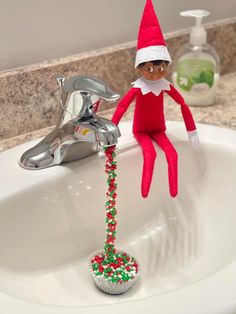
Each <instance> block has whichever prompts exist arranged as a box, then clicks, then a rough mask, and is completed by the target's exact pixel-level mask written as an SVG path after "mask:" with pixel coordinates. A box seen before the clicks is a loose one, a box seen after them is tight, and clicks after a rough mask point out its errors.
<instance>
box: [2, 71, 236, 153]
mask: <svg viewBox="0 0 236 314" xmlns="http://www.w3.org/2000/svg"><path fill="white" fill-rule="evenodd" d="M235 82H236V73H231V74H227V75H224V76H222V77H221V78H220V80H219V85H218V87H217V93H216V100H215V104H214V106H208V107H191V111H192V114H193V116H194V120H195V122H197V123H204V124H212V125H216V126H220V127H226V128H231V129H236V84H235ZM133 107H134V106H133V105H132V106H131V107H130V109H129V110H128V111H127V113H126V114H125V116H124V118H123V121H125V120H131V119H132V116H133ZM113 112H114V108H113V109H111V110H105V111H102V112H100V115H101V116H103V117H106V118H108V119H109V118H111V116H112V114H113ZM165 117H166V120H171V121H183V119H182V115H181V110H180V107H179V106H178V105H177V104H176V103H175V102H174V101H172V99H171V98H169V96H166V97H165ZM52 128H53V126H52V127H47V128H44V129H41V130H37V131H34V132H30V133H26V134H23V135H20V136H16V137H12V138H9V139H6V140H3V141H0V152H1V151H4V150H6V149H9V148H12V147H14V146H16V145H19V144H22V143H25V142H27V141H30V140H32V139H36V138H40V137H43V136H45V135H47V134H48V133H49V132H50V131H51V130H52Z"/></svg>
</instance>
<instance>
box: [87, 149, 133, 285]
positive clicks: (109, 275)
mask: <svg viewBox="0 0 236 314" xmlns="http://www.w3.org/2000/svg"><path fill="white" fill-rule="evenodd" d="M115 148H116V147H115V146H113V147H109V148H105V149H104V150H105V154H106V173H107V174H108V179H107V185H108V191H107V193H106V195H107V202H106V204H105V206H106V240H105V246H104V253H102V254H100V255H96V256H94V257H93V258H92V259H91V266H92V271H93V273H94V275H96V276H97V277H98V278H105V279H107V280H108V281H109V282H112V283H124V282H129V281H131V280H133V279H134V278H135V277H136V276H137V272H138V263H137V261H136V260H135V259H134V258H133V257H131V256H129V255H128V254H126V253H124V252H117V251H116V248H115V240H116V227H117V209H116V197H117V193H116V190H117V183H116V176H117V174H116V169H117V162H116V160H115V157H116V153H115Z"/></svg>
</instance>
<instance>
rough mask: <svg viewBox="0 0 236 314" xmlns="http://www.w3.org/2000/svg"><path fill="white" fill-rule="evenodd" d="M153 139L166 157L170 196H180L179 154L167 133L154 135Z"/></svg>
mask: <svg viewBox="0 0 236 314" xmlns="http://www.w3.org/2000/svg"><path fill="white" fill-rule="evenodd" d="M152 138H153V139H154V141H155V142H156V143H157V144H158V145H159V146H160V148H161V149H162V150H163V151H164V153H165V155H166V159H167V163H168V177H169V189H170V195H171V196H172V197H175V196H176V195H177V194H178V154H177V152H176V150H175V148H174V146H173V145H172V144H171V142H170V140H169V139H168V137H167V136H166V134H165V132H155V133H152Z"/></svg>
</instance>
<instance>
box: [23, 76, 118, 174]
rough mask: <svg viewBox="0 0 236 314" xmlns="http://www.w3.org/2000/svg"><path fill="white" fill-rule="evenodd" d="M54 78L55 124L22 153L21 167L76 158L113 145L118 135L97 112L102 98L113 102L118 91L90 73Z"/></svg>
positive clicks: (39, 166)
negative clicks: (57, 94) (57, 91)
mask: <svg viewBox="0 0 236 314" xmlns="http://www.w3.org/2000/svg"><path fill="white" fill-rule="evenodd" d="M57 81H58V84H59V88H60V96H61V99H60V114H59V119H58V121H57V124H56V127H55V129H54V130H53V131H52V132H51V133H49V134H48V135H47V136H46V137H45V138H44V139H43V140H41V141H40V142H39V143H38V144H37V145H36V146H34V147H32V148H30V149H29V150H27V151H26V152H25V153H24V154H23V155H22V156H21V158H20V161H19V164H20V165H21V166H22V167H23V168H26V169H43V168H47V167H51V166H54V165H59V164H62V163H65V162H69V161H75V160H79V159H82V158H84V157H87V156H90V155H91V154H94V153H97V152H99V151H100V150H101V149H102V148H103V147H110V146H114V145H116V144H117V139H118V137H120V131H119V129H118V127H117V126H116V125H115V124H114V123H112V122H111V121H109V120H107V119H105V118H101V117H99V116H98V115H97V114H96V111H97V110H98V107H99V104H100V100H101V99H103V100H105V101H108V102H114V101H116V100H117V99H119V97H120V96H119V95H118V94H116V93H114V92H113V91H112V90H111V89H110V88H109V87H108V86H107V85H106V84H105V83H104V82H103V81H101V80H99V79H97V78H94V77H90V76H75V77H72V78H70V79H68V80H66V79H65V78H64V77H61V78H58V79H57ZM78 99H79V100H80V105H78V103H79V102H78ZM76 100H77V101H76ZM78 107H79V108H78ZM71 108H72V109H71Z"/></svg>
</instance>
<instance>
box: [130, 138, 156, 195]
mask: <svg viewBox="0 0 236 314" xmlns="http://www.w3.org/2000/svg"><path fill="white" fill-rule="evenodd" d="M134 136H135V138H136V140H137V142H138V143H139V145H140V146H141V148H142V150H143V159H144V160H143V174H142V185H141V191H142V196H143V197H147V196H148V193H149V190H150V186H151V182H152V175H153V170H154V164H155V159H156V151H155V149H154V145H153V143H152V140H151V137H150V135H149V134H146V133H135V134H134Z"/></svg>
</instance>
